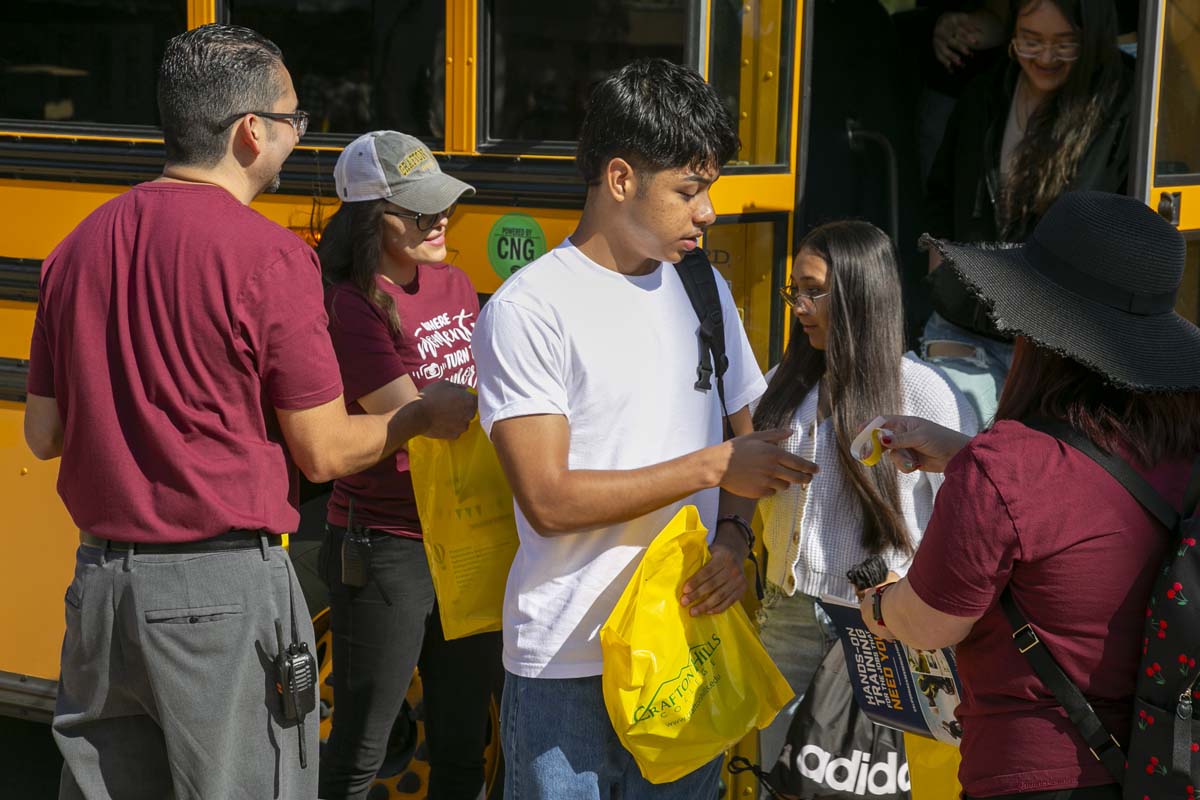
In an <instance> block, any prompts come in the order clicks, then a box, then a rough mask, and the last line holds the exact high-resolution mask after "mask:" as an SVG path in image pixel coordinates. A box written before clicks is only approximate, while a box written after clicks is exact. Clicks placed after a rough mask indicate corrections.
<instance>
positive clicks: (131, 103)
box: [0, 0, 187, 125]
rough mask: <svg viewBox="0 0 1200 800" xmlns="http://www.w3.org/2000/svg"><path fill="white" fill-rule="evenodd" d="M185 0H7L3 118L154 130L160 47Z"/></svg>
mask: <svg viewBox="0 0 1200 800" xmlns="http://www.w3.org/2000/svg"><path fill="white" fill-rule="evenodd" d="M186 28H187V3H186V0H4V24H3V25H0V118H4V119H10V120H22V121H45V122H56V123H63V122H66V123H70V122H90V123H102V124H118V125H157V124H158V103H157V101H156V100H155V96H154V91H155V82H156V78H157V75H158V62H159V61H161V60H162V54H163V48H164V47H165V46H166V43H167V40H168V39H170V38H171V37H172V36H174V35H176V34H178V33H182V32H183V31H184V30H186Z"/></svg>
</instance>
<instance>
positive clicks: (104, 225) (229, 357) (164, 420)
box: [28, 182, 342, 542]
mask: <svg viewBox="0 0 1200 800" xmlns="http://www.w3.org/2000/svg"><path fill="white" fill-rule="evenodd" d="M326 324H327V323H326V317H325V309H324V306H323V304H322V294H321V279H320V271H319V264H318V262H317V259H316V256H315V254H314V253H313V252H312V249H311V248H310V247H309V246H308V245H307V244H305V243H304V242H303V241H302V240H301V239H300V238H299V237H297V236H296V235H295V234H293V233H291V232H290V231H287V230H286V229H284V228H281V227H279V226H278V225H276V224H275V223H274V222H271V221H270V220H268V219H267V218H265V217H263V216H262V215H261V214H259V213H258V212H257V211H254V210H253V209H251V208H249V207H247V206H245V205H242V204H241V203H240V202H238V201H237V200H236V199H234V197H233V196H232V195H230V194H229V193H228V192H226V191H225V190H224V189H221V188H219V187H217V186H212V185H207V184H179V183H166V182H156V183H145V184H141V185H140V186H135V187H134V188H133V189H131V190H130V191H128V192H126V193H125V194H123V195H121V196H120V197H117V198H115V199H113V200H110V201H109V202H107V203H105V204H104V205H102V206H101V207H100V208H98V209H96V211H94V212H93V213H92V214H91V215H89V216H88V218H87V219H85V220H84V221H83V222H81V223H80V224H79V227H77V228H76V229H75V230H74V231H72V232H71V234H70V235H69V236H67V238H66V239H64V240H63V241H62V243H61V244H59V246H58V247H57V248H55V250H54V252H53V253H51V254H50V256H49V257H48V258H47V259H46V261H45V263H44V264H43V265H42V281H41V294H40V296H39V298H38V308H37V317H36V320H35V323H34V330H33V342H32V344H31V347H30V351H31V352H30V360H29V383H28V388H29V391H30V392H31V393H32V394H37V395H42V396H45V397H53V398H55V399H56V400H57V405H58V411H59V413H60V415H61V416H62V419H63V425H64V436H63V455H62V465H61V467H60V469H59V476H58V491H59V494H60V495H62V499H63V502H64V503H65V504H66V507H67V510H68V511H69V512H70V514H71V518H72V519H73V520H74V521H75V524H77V525H78V526H79V527H80V528H82V529H83V530H86V531H88V532H90V533H92V534H95V535H96V536H102V537H106V538H110V539H117V540H123V541H141V542H184V541H192V540H198V539H206V538H210V537H212V536H216V535H217V534H220V533H223V532H225V531H227V530H230V529H231V528H251V529H266V530H271V531H280V532H282V531H290V530H294V529H295V527H296V524H297V522H299V519H300V517H299V513H298V512H297V511H296V507H295V499H296V498H295V496H294V494H295V488H296V485H297V484H296V472H295V469H294V468H293V467H292V465H291V463H290V461H289V458H288V454H287V451H286V448H285V446H284V444H283V441H282V436H281V435H280V433H279V430H278V425H277V423H276V420H275V415H274V410H273V409H274V408H280V409H285V410H298V409H305V408H311V407H313V406H318V405H321V404H322V403H327V402H329V401H330V400H334V399H336V398H337V397H338V395H339V394H340V393H341V391H342V385H341V381H340V380H339V378H338V373H337V363H336V361H335V360H334V355H333V349H332V347H331V346H330V343H329V334H328V332H327V331H326Z"/></svg>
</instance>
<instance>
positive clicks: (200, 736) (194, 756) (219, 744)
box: [53, 545, 318, 800]
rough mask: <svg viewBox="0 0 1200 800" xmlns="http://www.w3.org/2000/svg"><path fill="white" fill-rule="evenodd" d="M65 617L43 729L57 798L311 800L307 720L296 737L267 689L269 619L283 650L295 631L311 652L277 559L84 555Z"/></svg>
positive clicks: (273, 647) (282, 558) (314, 757)
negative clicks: (53, 759)
mask: <svg viewBox="0 0 1200 800" xmlns="http://www.w3.org/2000/svg"><path fill="white" fill-rule="evenodd" d="M264 556H265V557H264ZM293 607H294V609H295V614H294V616H293ZM66 615H67V630H66V636H65V638H64V640H63V650H62V670H61V676H60V679H59V692H58V703H57V706H56V708H55V712H54V724H53V731H54V738H55V741H56V742H57V744H58V747H59V749H60V750H61V751H62V754H63V759H64V764H63V772H62V781H61V785H60V789H59V797H60V798H64V799H66V798H70V799H71V800H74V799H75V798H86V799H87V800H102V799H105V800H106V799H107V798H117V800H141V799H142V798H145V800H165V799H167V798H177V799H178V800H184V799H185V798H186V799H187V800H193V799H195V800H201V799H203V800H223V799H224V798H238V799H239V800H240V799H242V798H244V799H245V800H264V799H265V798H287V800H311V798H315V797H316V795H317V789H316V787H317V761H318V753H317V725H318V715H317V713H315V712H314V713H311V714H309V715H308V716H307V718H306V720H305V724H304V726H303V729H301V727H300V726H299V725H298V723H296V722H295V721H287V720H285V719H284V718H283V711H282V705H281V701H280V698H279V694H278V693H277V691H276V689H275V673H274V666H273V659H274V657H275V654H276V653H277V652H278V650H279V643H278V641H277V637H276V634H275V620H276V619H278V620H280V621H281V623H282V625H283V630H284V638H285V640H286V641H285V644H286V643H288V642H290V641H291V636H292V629H293V628H292V626H293V620H294V623H295V627H296V629H297V631H298V633H299V637H300V641H305V642H307V643H308V646H309V649H310V650H315V643H314V641H313V630H312V622H311V620H310V619H309V617H308V609H307V607H306V606H305V604H304V597H303V595H302V594H301V592H300V586H299V584H298V583H297V582H296V578H295V573H294V572H293V570H292V568H291V562H290V561H289V559H288V556H287V553H286V552H284V550H283V549H282V548H280V547H271V548H268V549H266V551H265V553H264V551H263V550H262V549H260V548H252V549H246V550H231V551H221V552H210V553H170V554H153V555H139V554H135V555H127V554H126V553H125V552H123V551H120V550H107V551H106V550H104V549H102V548H98V547H91V546H87V545H83V546H80V548H79V550H78V551H77V554H76V564H75V577H74V579H73V580H72V581H71V585H70V587H69V588H68V589H67V595H66ZM301 735H303V736H304V737H305V740H306V742H305V743H306V746H307V751H308V752H307V756H308V767H307V769H301V768H300V759H299V746H300V740H299V737H300V736H301Z"/></svg>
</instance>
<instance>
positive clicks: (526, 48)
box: [482, 0, 693, 150]
mask: <svg viewBox="0 0 1200 800" xmlns="http://www.w3.org/2000/svg"><path fill="white" fill-rule="evenodd" d="M691 5H693V3H690V2H688V0H615V2H606V3H581V2H572V0H566V2H564V0H487V1H486V2H485V3H484V14H485V20H486V21H485V25H486V27H485V33H484V42H485V47H486V49H487V55H486V59H483V60H484V63H485V64H487V75H486V78H485V79H484V80H485V81H486V83H485V84H484V85H485V86H486V90H485V91H484V96H485V97H486V102H485V105H484V108H485V111H486V113H485V117H484V118H485V120H486V122H485V123H484V126H483V128H482V138H483V140H484V141H485V142H490V143H497V142H504V143H507V144H509V145H510V146H511V147H519V146H520V145H517V144H516V143H518V142H521V143H525V146H524V147H523V148H522V149H525V150H528V149H529V143H542V142H546V141H558V142H567V141H571V140H573V139H575V137H576V136H577V135H578V133H579V126H580V124H581V123H582V122H583V112H584V104H585V102H586V101H587V98H588V95H589V94H590V93H591V90H592V86H593V85H595V83H596V82H597V81H599V80H600V79H602V78H603V77H604V76H605V75H607V74H609V73H610V72H612V71H614V70H616V69H618V68H619V67H621V66H623V65H624V64H628V63H629V62H630V61H633V60H635V59H638V58H645V57H650V56H659V57H662V58H666V59H669V60H671V61H674V62H677V63H685V52H684V51H685V43H686V40H687V31H688V14H689V7H690V6H691Z"/></svg>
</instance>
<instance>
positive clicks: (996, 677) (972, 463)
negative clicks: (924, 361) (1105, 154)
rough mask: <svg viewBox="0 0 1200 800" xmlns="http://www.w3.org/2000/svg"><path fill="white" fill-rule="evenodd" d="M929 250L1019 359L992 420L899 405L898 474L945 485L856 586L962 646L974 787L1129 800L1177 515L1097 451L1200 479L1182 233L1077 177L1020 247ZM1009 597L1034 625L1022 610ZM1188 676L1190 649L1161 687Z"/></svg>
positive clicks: (916, 627) (1150, 473) (1155, 485)
mask: <svg viewBox="0 0 1200 800" xmlns="http://www.w3.org/2000/svg"><path fill="white" fill-rule="evenodd" d="M934 245H935V246H936V247H938V248H939V250H940V251H941V252H942V254H943V256H944V257H945V259H946V262H947V264H948V266H949V267H950V268H952V269H955V270H956V271H957V272H958V273H959V274H960V275H961V276H962V277H963V279H964V280H965V281H966V282H967V283H968V285H970V286H971V287H972V290H973V291H975V292H977V293H979V295H980V296H982V297H984V298H986V300H987V302H988V307H989V308H990V309H991V313H992V314H993V317H994V319H995V321H996V323H997V325H999V326H1000V327H1002V328H1003V329H1004V330H1006V331H1008V332H1010V333H1012V334H1013V335H1014V336H1016V337H1017V339H1016V355H1015V357H1014V359H1013V365H1012V372H1011V373H1010V375H1009V380H1008V383H1006V384H1005V387H1004V393H1003V394H1002V395H1001V397H1000V406H999V409H998V411H997V413H996V423H995V424H994V425H993V426H992V427H991V428H990V429H989V430H988V431H986V432H985V433H982V434H979V435H978V436H976V437H974V439H970V438H969V437H965V436H962V435H961V434H958V433H954V432H948V431H945V430H944V429H942V428H940V427H939V426H937V425H932V424H930V423H929V422H928V421H926V420H916V419H911V418H908V419H889V420H887V425H888V426H889V428H890V429H891V430H893V431H894V434H893V436H892V437H891V440H890V442H888V443H887V446H889V447H897V448H899V447H903V448H906V450H907V451H908V453H909V455H906V456H905V458H906V459H907V460H908V462H909V464H908V465H907V466H904V465H902V466H903V468H904V469H911V468H912V458H913V455H912V453H913V452H914V451H915V454H916V458H917V460H918V466H919V468H920V469H921V470H936V471H938V472H940V471H942V470H944V471H945V482H944V483H943V485H942V488H941V491H940V492H939V493H938V497H937V503H936V506H935V508H934V510H933V516H932V517H931V518H930V520H929V524H928V526H927V527H926V529H925V537H924V539H923V540H922V542H921V546H920V548H919V549H918V551H917V553H916V555H915V556H914V558H913V563H912V567H911V569H910V570H909V572H908V574H907V576H906V577H905V578H903V579H899V580H897V576H891V578H890V579H889V581H888V582H887V583H885V584H882V585H880V586H878V587H876V588H875V589H874V590H873V591H871V592H870V593H869V596H864V599H863V604H862V607H863V619H864V622H865V623H866V624H867V625H868V626H869V627H870V628H871V630H872V631H873V632H875V633H876V634H877V635H879V636H882V637H884V638H894V639H899V640H900V641H902V642H904V643H906V644H909V645H912V646H915V647H919V648H923V649H932V648H937V647H945V646H949V645H955V646H956V656H957V661H958V668H959V674H960V676H961V678H962V681H963V685H964V692H963V698H962V702H961V704H960V705H959V706H958V709H957V710H956V712H955V714H956V717H957V719H958V721H959V722H960V723H961V724H962V730H963V735H962V743H961V748H960V750H961V753H962V764H961V767H960V770H959V778H960V782H961V783H962V786H963V796H964V797H965V798H968V799H969V798H977V797H1011V798H1018V797H1020V798H1035V797H1036V798H1047V797H1054V798H1061V800H1084V799H1085V798H1086V799H1087V800H1119V798H1120V797H1121V796H1122V787H1121V784H1120V783H1118V776H1121V775H1124V780H1125V781H1126V782H1127V783H1128V782H1129V780H1130V774H1129V773H1124V762H1125V760H1126V757H1127V758H1128V761H1129V765H1130V767H1135V768H1138V769H1140V767H1141V764H1137V765H1135V764H1134V752H1133V750H1132V749H1131V738H1130V737H1131V736H1134V737H1136V736H1138V731H1137V730H1134V727H1133V722H1134V721H1135V717H1134V713H1133V712H1134V708H1133V706H1134V703H1133V696H1134V690H1135V686H1136V684H1137V682H1138V680H1139V675H1143V677H1144V670H1143V669H1142V668H1141V666H1140V665H1139V661H1140V660H1141V659H1142V658H1143V654H1144V653H1147V650H1148V649H1149V653H1150V657H1151V658H1154V657H1156V648H1159V647H1160V646H1161V647H1162V648H1163V652H1169V653H1170V657H1171V658H1174V657H1175V655H1176V654H1177V653H1179V652H1180V651H1181V650H1186V649H1187V648H1188V646H1189V643H1188V642H1186V641H1172V640H1171V636H1172V635H1174V634H1173V633H1172V632H1170V631H1166V630H1160V629H1159V626H1158V625H1157V624H1155V623H1154V622H1152V621H1151V620H1150V619H1149V618H1150V617H1151V616H1152V614H1151V608H1150V607H1149V606H1150V604H1151V597H1150V595H1151V588H1152V587H1153V586H1154V585H1155V582H1156V580H1157V579H1158V576H1159V575H1160V573H1161V567H1162V564H1163V559H1164V556H1165V555H1167V553H1168V552H1171V553H1173V552H1174V547H1173V546H1172V536H1171V531H1169V530H1167V529H1166V528H1164V526H1163V525H1162V524H1161V523H1159V522H1158V521H1157V518H1156V516H1155V515H1153V514H1151V513H1150V512H1149V511H1147V509H1146V508H1143V507H1142V506H1141V504H1140V502H1139V501H1138V500H1137V499H1135V498H1134V496H1133V494H1132V493H1131V492H1130V491H1127V490H1126V489H1125V488H1124V487H1123V485H1122V483H1121V482H1118V480H1117V479H1116V478H1115V477H1114V476H1113V475H1112V474H1110V473H1109V472H1108V471H1106V468H1105V467H1102V466H1101V465H1100V464H1099V463H1097V462H1096V461H1093V460H1092V458H1090V457H1089V456H1088V455H1086V454H1085V453H1086V452H1087V450H1088V449H1090V448H1094V449H1098V450H1099V451H1101V453H1102V454H1104V455H1106V456H1107V457H1108V458H1114V457H1115V458H1116V459H1119V460H1121V461H1124V462H1125V464H1126V465H1127V468H1131V471H1133V472H1136V473H1137V474H1138V475H1140V477H1141V478H1142V479H1143V480H1144V481H1145V482H1146V483H1147V484H1148V485H1149V486H1150V487H1152V489H1153V491H1154V492H1155V493H1157V494H1158V495H1159V496H1160V498H1161V499H1162V500H1163V501H1164V502H1165V503H1166V504H1167V505H1169V506H1170V507H1171V508H1172V509H1174V510H1181V506H1183V505H1184V503H1185V498H1186V497H1188V496H1189V495H1190V496H1191V497H1192V498H1193V500H1192V501H1191V502H1194V497H1195V496H1196V494H1197V493H1200V484H1198V483H1197V482H1196V481H1197V479H1198V478H1200V469H1197V470H1196V471H1193V469H1194V468H1193V464H1194V465H1196V467H1200V329H1197V328H1196V326H1195V325H1193V324H1192V323H1190V322H1188V321H1186V320H1184V319H1183V318H1182V317H1180V316H1179V315H1178V314H1176V313H1175V312H1174V310H1173V309H1174V305H1175V300H1176V294H1177V292H1178V289H1179V284H1180V279H1181V278H1182V276H1183V273H1184V264H1185V258H1186V256H1185V252H1186V247H1185V243H1184V240H1183V237H1182V236H1180V234H1179V232H1178V231H1176V230H1175V229H1174V228H1173V227H1172V226H1171V225H1170V223H1168V222H1166V221H1165V220H1163V219H1162V218H1161V217H1159V216H1158V215H1157V214H1155V213H1154V212H1153V211H1151V210H1150V209H1149V208H1147V207H1146V206H1145V205H1143V204H1142V203H1140V202H1139V201H1137V200H1135V199H1133V198H1128V197H1121V196H1119V195H1114V194H1107V193H1101V192H1071V193H1068V194H1066V195H1064V196H1063V197H1062V198H1060V199H1059V200H1058V201H1057V202H1056V203H1055V204H1054V205H1053V206H1052V207H1051V208H1050V210H1049V211H1048V212H1047V213H1046V214H1045V215H1044V216H1043V217H1042V220H1041V222H1040V223H1039V224H1038V226H1037V228H1036V229H1035V230H1034V231H1033V234H1032V236H1031V238H1030V240H1029V242H1028V243H1027V244H1026V245H1024V246H1023V247H1020V248H1016V249H1009V250H1002V251H997V250H991V251H988V250H981V249H978V248H971V247H966V246H956V245H952V244H950V243H948V242H944V241H938V242H935V243H934ZM1118 471H1119V470H1118ZM1189 474H1190V475H1191V476H1192V477H1191V482H1192V487H1193V488H1192V489H1191V491H1189V490H1188V489H1187V488H1186V487H1187V486H1188V484H1189ZM1182 511H1184V513H1185V516H1186V513H1187V511H1188V509H1187V508H1182ZM1169 547H1170V551H1168V548H1169ZM1167 596H1168V598H1170V597H1173V596H1174V593H1173V592H1171V593H1169V594H1168V595H1167ZM1160 601H1161V598H1160ZM1010 604H1013V605H1015V608H1016V609H1017V610H1018V612H1019V614H1020V615H1023V617H1024V622H1025V623H1026V624H1024V625H1020V624H1018V623H1014V622H1010V619H1012V617H1010V616H1009V615H1008V613H1007V612H1006V611H1005V610H1002V609H1005V608H1007V607H1008V606H1009V605H1010ZM1149 625H1154V627H1155V630H1154V634H1158V635H1157V636H1154V638H1153V639H1151V638H1149V637H1150V636H1153V635H1154V634H1148V633H1147V627H1148V626H1149ZM1026 628H1028V629H1029V631H1026V632H1025V633H1024V634H1022V631H1024V630H1025V629H1026ZM1030 631H1032V632H1033V633H1034V636H1033V638H1032V639H1031V638H1029V635H1028V634H1029V632H1030ZM1160 640H1166V641H1162V642H1161V644H1160ZM1034 647H1038V648H1040V649H1039V651H1038V652H1042V653H1048V654H1049V656H1050V657H1051V658H1053V659H1054V661H1056V662H1057V664H1058V666H1059V668H1061V670H1062V672H1063V673H1065V675H1066V677H1067V679H1068V680H1069V681H1070V682H1071V683H1074V684H1075V686H1076V687H1077V688H1078V690H1079V692H1080V693H1081V694H1082V695H1083V697H1084V699H1085V700H1086V701H1087V704H1088V706H1089V712H1093V711H1094V715H1093V720H1092V723H1093V725H1085V726H1083V727H1081V728H1077V727H1076V726H1075V724H1074V723H1073V722H1072V721H1071V718H1069V717H1068V715H1067V711H1066V710H1065V708H1064V707H1063V705H1062V704H1061V703H1060V701H1059V700H1058V698H1057V697H1056V695H1055V693H1053V692H1052V691H1051V690H1050V689H1049V688H1047V683H1046V682H1045V681H1044V680H1043V679H1042V677H1041V671H1040V670H1039V669H1035V664H1034V660H1033V657H1032V656H1028V655H1027V651H1031V650H1032V649H1033V648H1034ZM1157 657H1160V658H1162V661H1163V662H1164V663H1166V662H1167V658H1166V657H1164V656H1161V655H1158V656H1157ZM1151 675H1153V672H1151ZM1196 675H1197V672H1196V667H1195V662H1194V661H1192V662H1191V664H1190V666H1189V664H1188V663H1187V658H1186V657H1185V658H1184V659H1183V663H1182V664H1180V665H1179V670H1178V671H1175V672H1173V673H1172V675H1171V677H1170V678H1169V680H1172V681H1178V682H1179V683H1178V684H1167V686H1168V688H1169V689H1172V691H1171V692H1170V694H1172V696H1174V695H1175V694H1176V693H1177V691H1178V687H1190V685H1191V684H1192V683H1194V682H1195V680H1196ZM1164 680H1168V679H1166V678H1164ZM1051 683H1054V681H1053V679H1051ZM1183 694H1184V696H1187V692H1186V691H1185V692H1184V693H1183ZM1176 713H1178V714H1179V718H1180V719H1189V718H1190V714H1191V707H1190V704H1181V705H1180V707H1179V709H1177V710H1176V709H1173V708H1168V709H1167V710H1166V711H1165V712H1164V714H1163V716H1164V717H1170V718H1174V717H1175V716H1176ZM1151 722H1153V720H1151ZM1166 724H1167V725H1169V724H1170V723H1169V722H1166ZM1183 724H1185V725H1186V724H1189V723H1186V722H1185V723H1183ZM1142 726H1143V728H1144V727H1145V722H1144V720H1143V722H1142ZM1084 728H1087V730H1086V732H1085V731H1084ZM1175 730H1176V731H1178V730H1180V729H1179V728H1175ZM1167 731H1168V733H1167V736H1168V737H1169V736H1170V735H1171V734H1170V733H1169V731H1170V728H1167ZM1190 744H1191V737H1188V741H1187V742H1185V750H1186V747H1187V746H1188V745H1190ZM1193 747H1194V746H1193ZM1089 748H1090V750H1089ZM1168 749H1169V748H1168ZM1122 750H1123V751H1124V752H1122ZM1166 757H1167V758H1169V754H1168V756H1166ZM1130 790H1131V787H1129V786H1126V788H1125V794H1126V796H1128V795H1129V793H1130ZM1151 794H1153V792H1151ZM1137 795H1138V796H1141V795H1142V791H1141V790H1140V789H1139V790H1138V792H1137ZM1154 796H1157V795H1154Z"/></svg>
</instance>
